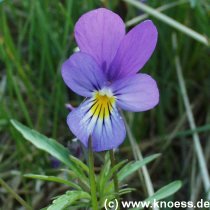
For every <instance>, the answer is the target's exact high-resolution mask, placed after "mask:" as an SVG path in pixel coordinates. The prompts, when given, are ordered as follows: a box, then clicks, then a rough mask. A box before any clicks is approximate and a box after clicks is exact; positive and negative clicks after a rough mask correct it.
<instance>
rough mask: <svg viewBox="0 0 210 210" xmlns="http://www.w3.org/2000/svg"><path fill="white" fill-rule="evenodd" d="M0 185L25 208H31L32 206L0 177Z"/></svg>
mask: <svg viewBox="0 0 210 210" xmlns="http://www.w3.org/2000/svg"><path fill="white" fill-rule="evenodd" d="M0 185H2V187H4V188H5V189H6V190H7V191H8V192H9V193H10V194H11V195H12V196H13V197H14V198H15V199H16V200H17V201H18V202H19V203H20V204H21V205H22V206H24V207H25V209H27V210H32V207H30V206H29V205H28V204H27V203H26V202H25V201H24V200H23V199H22V198H21V197H20V196H19V195H18V194H17V193H16V192H15V191H14V190H12V188H11V187H10V186H9V185H8V184H7V183H6V182H5V181H4V180H3V179H1V178H0Z"/></svg>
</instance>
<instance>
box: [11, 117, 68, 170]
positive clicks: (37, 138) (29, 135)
mask: <svg viewBox="0 0 210 210" xmlns="http://www.w3.org/2000/svg"><path fill="white" fill-rule="evenodd" d="M11 123H12V125H13V126H14V127H15V128H16V129H17V130H18V131H19V132H20V133H21V134H22V135H23V137H24V138H25V139H26V140H28V141H30V142H31V143H32V144H33V145H35V146H36V147H37V148H39V149H41V150H44V151H45V152H47V153H49V154H51V155H52V156H54V157H55V158H56V159H58V160H60V161H61V162H62V163H64V164H65V165H67V166H69V167H71V168H72V162H71V160H70V158H69V152H68V150H67V149H66V148H65V147H64V146H63V145H61V144H59V143H58V142H57V141H56V140H54V139H51V138H48V137H46V136H44V135H42V134H40V133H38V132H37V131H35V130H33V129H30V128H28V127H26V126H25V125H23V124H21V123H20V122H18V121H16V120H11Z"/></svg>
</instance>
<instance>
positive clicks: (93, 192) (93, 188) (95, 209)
mask: <svg viewBox="0 0 210 210" xmlns="http://www.w3.org/2000/svg"><path fill="white" fill-rule="evenodd" d="M88 161H89V178H90V191H91V199H92V207H93V210H98V200H97V194H96V181H95V173H94V157H93V149H92V139H91V137H90V138H89V141H88Z"/></svg>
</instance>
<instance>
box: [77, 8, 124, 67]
mask: <svg viewBox="0 0 210 210" xmlns="http://www.w3.org/2000/svg"><path fill="white" fill-rule="evenodd" d="M124 35H125V25H124V23H123V21H122V19H121V18H120V17H119V16H118V15H117V14H115V13H113V12H112V11H110V10H107V9H104V8H100V9H96V10H93V11H90V12H88V13H86V14H84V15H82V16H81V17H80V19H79V20H78V22H77V23H76V26H75V38H76V41H77V44H78V46H79V48H80V50H81V51H82V52H85V53H88V54H89V55H91V56H92V57H94V58H95V60H96V61H97V62H98V64H99V65H100V66H101V67H102V69H103V70H104V71H106V69H108V68H109V66H110V63H111V62H112V60H113V58H114V56H115V54H116V52H117V49H118V47H119V44H120V42H121V40H122V39H123V37H124Z"/></svg>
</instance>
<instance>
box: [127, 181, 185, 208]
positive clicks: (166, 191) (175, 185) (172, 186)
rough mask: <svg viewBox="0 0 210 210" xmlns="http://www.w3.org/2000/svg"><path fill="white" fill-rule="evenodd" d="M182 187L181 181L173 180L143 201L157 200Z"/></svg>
mask: <svg viewBox="0 0 210 210" xmlns="http://www.w3.org/2000/svg"><path fill="white" fill-rule="evenodd" d="M181 187H182V182H181V181H174V182H172V183H170V184H168V185H166V186H164V187H162V188H161V189H159V190H158V191H157V192H155V193H154V194H153V195H152V196H150V197H149V198H147V199H146V200H145V202H151V203H152V202H153V201H154V200H156V201H159V200H162V199H164V198H167V197H168V196H170V195H173V194H174V193H175V192H177V191H178V190H179V189H180V188H181ZM141 209H143V208H130V209H129V210H141Z"/></svg>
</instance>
